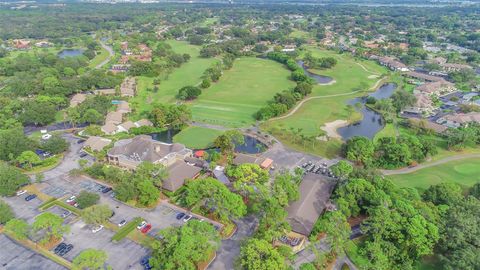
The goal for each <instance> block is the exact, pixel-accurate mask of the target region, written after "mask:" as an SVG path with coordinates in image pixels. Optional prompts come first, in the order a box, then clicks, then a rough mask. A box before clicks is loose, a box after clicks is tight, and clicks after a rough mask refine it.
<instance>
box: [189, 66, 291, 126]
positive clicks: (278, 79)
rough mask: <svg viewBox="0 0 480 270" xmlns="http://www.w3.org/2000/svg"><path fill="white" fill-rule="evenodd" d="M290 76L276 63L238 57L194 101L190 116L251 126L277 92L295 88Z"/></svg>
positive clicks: (211, 121) (228, 123)
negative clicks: (217, 79) (261, 109)
mask: <svg viewBox="0 0 480 270" xmlns="http://www.w3.org/2000/svg"><path fill="white" fill-rule="evenodd" d="M289 76H290V72H289V71H288V70H287V69H286V68H284V67H283V66H282V65H280V64H278V63H276V62H273V61H270V60H265V59H260V58H252V57H244V58H239V59H237V60H236V61H235V63H234V65H233V67H232V69H230V70H228V71H225V72H224V74H223V76H222V78H221V79H220V81H219V82H217V83H215V84H212V86H211V87H210V88H208V89H205V90H204V91H203V93H202V95H201V96H200V97H199V98H198V100H196V101H194V102H193V104H192V113H193V119H194V120H195V121H199V122H207V123H211V124H217V125H223V126H229V127H240V126H247V125H250V124H252V123H253V122H254V121H255V119H254V117H253V116H254V114H255V113H256V112H257V111H258V110H259V109H260V108H261V107H263V106H265V105H266V104H267V102H268V101H269V100H271V99H272V98H273V96H274V95H275V94H276V93H278V92H281V91H283V90H286V89H289V88H292V87H294V85H295V83H294V82H293V81H290V80H289V78H288V77H289Z"/></svg>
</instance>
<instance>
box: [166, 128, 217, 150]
mask: <svg viewBox="0 0 480 270" xmlns="http://www.w3.org/2000/svg"><path fill="white" fill-rule="evenodd" d="M222 133H223V131H221V130H215V129H209V128H203V127H188V128H186V129H184V130H182V131H181V132H180V133H178V134H177V135H175V137H173V141H174V142H178V143H181V144H184V145H186V146H187V147H188V148H192V149H205V148H208V147H211V146H212V144H213V141H214V140H215V139H216V138H217V137H218V136H219V135H221V134H222Z"/></svg>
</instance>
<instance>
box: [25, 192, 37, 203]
mask: <svg viewBox="0 0 480 270" xmlns="http://www.w3.org/2000/svg"><path fill="white" fill-rule="evenodd" d="M36 197H37V195H35V194H30V195H28V196H27V197H25V201H27V202H28V201H31V200H33V199H35V198H36Z"/></svg>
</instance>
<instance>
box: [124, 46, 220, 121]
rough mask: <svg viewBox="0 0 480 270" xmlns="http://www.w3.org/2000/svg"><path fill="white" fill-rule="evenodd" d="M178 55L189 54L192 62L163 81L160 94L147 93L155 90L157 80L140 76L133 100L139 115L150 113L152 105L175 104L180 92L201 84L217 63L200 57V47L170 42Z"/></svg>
mask: <svg viewBox="0 0 480 270" xmlns="http://www.w3.org/2000/svg"><path fill="white" fill-rule="evenodd" d="M168 43H169V44H170V45H171V46H172V48H173V50H174V51H175V52H176V53H181V54H183V53H188V54H190V56H191V59H190V61H188V62H187V63H185V64H183V65H182V66H181V67H179V68H177V69H175V70H174V71H173V72H172V73H171V74H169V75H168V78H166V79H165V80H162V81H161V82H160V85H159V90H158V92H156V93H154V92H153V91H147V88H150V89H153V80H154V79H155V78H151V77H144V76H140V77H138V78H137V80H138V87H137V89H138V91H137V96H136V97H135V98H133V99H132V104H133V106H134V107H135V108H136V110H137V114H140V113H142V112H147V111H150V110H151V108H152V105H151V104H152V103H155V102H157V103H173V102H175V96H176V95H177V93H178V90H179V89H180V88H182V87H184V86H187V85H197V84H198V83H200V82H201V80H202V79H201V77H202V75H203V72H204V71H205V70H206V69H207V68H209V67H210V66H211V65H212V64H213V63H214V62H215V61H217V60H216V59H214V58H201V57H199V52H200V49H201V48H200V47H198V46H194V45H190V44H188V43H187V42H183V41H168Z"/></svg>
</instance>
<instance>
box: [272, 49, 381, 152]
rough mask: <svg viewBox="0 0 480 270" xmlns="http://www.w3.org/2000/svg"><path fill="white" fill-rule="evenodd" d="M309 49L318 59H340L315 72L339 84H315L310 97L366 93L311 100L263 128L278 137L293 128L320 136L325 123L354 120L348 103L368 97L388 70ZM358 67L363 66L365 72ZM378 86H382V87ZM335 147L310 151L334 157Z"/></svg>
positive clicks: (348, 55) (302, 132)
mask: <svg viewBox="0 0 480 270" xmlns="http://www.w3.org/2000/svg"><path fill="white" fill-rule="evenodd" d="M307 48H308V51H310V52H311V53H312V55H313V56H315V57H326V56H332V57H335V58H336V59H337V65H336V66H335V67H333V68H331V69H327V70H321V71H320V70H312V72H315V73H318V74H321V75H326V76H330V77H332V78H333V79H335V81H336V83H334V84H331V85H316V86H315V87H314V89H313V92H312V94H311V95H310V97H313V96H326V95H337V94H348V93H352V92H354V91H357V90H362V91H364V92H363V93H362V92H360V93H356V94H351V95H345V96H337V97H327V98H320V99H312V100H310V101H307V102H306V103H304V105H303V106H302V107H300V109H299V110H298V111H297V112H296V113H295V114H293V115H292V116H290V117H288V118H284V119H280V120H274V121H268V122H266V123H264V124H263V128H264V129H266V130H269V131H270V132H274V133H275V130H277V135H278V134H279V132H282V131H281V130H282V129H286V130H289V129H290V128H294V129H296V130H297V129H300V130H301V134H303V135H306V136H317V135H318V134H319V133H320V128H321V127H322V126H324V124H325V123H328V122H332V121H335V120H338V119H343V120H351V119H350V118H351V117H352V115H349V113H348V111H347V110H346V108H347V107H346V105H347V104H346V102H347V101H348V100H350V99H352V98H354V97H357V96H363V95H366V94H367V92H368V91H369V89H370V88H371V87H373V86H374V85H375V84H376V83H377V81H378V80H379V78H380V76H381V75H384V74H387V70H386V69H385V68H383V67H381V66H379V65H378V64H376V63H374V62H372V61H365V60H356V59H354V58H353V57H352V56H351V55H350V54H347V53H345V54H337V53H335V52H333V51H326V50H321V49H317V48H311V47H307ZM359 64H361V65H363V66H364V67H365V68H366V70H365V69H364V68H362V66H360V65H359ZM377 76H378V77H377ZM378 86H381V84H380V85H378ZM274 135H275V134H274ZM289 143H291V142H289ZM332 143H333V144H336V145H340V144H339V143H338V141H336V140H332ZM319 144H325V142H320V143H319ZM327 144H328V143H327ZM332 147H333V145H332V146H330V147H329V146H325V147H323V149H322V147H320V145H319V149H312V148H310V149H307V151H309V152H312V153H314V154H319V155H323V156H331V155H332V152H331V150H333V149H332ZM325 149H330V153H326V152H325V151H324V150H325ZM338 150H339V149H338V148H337V150H336V151H333V152H338Z"/></svg>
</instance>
